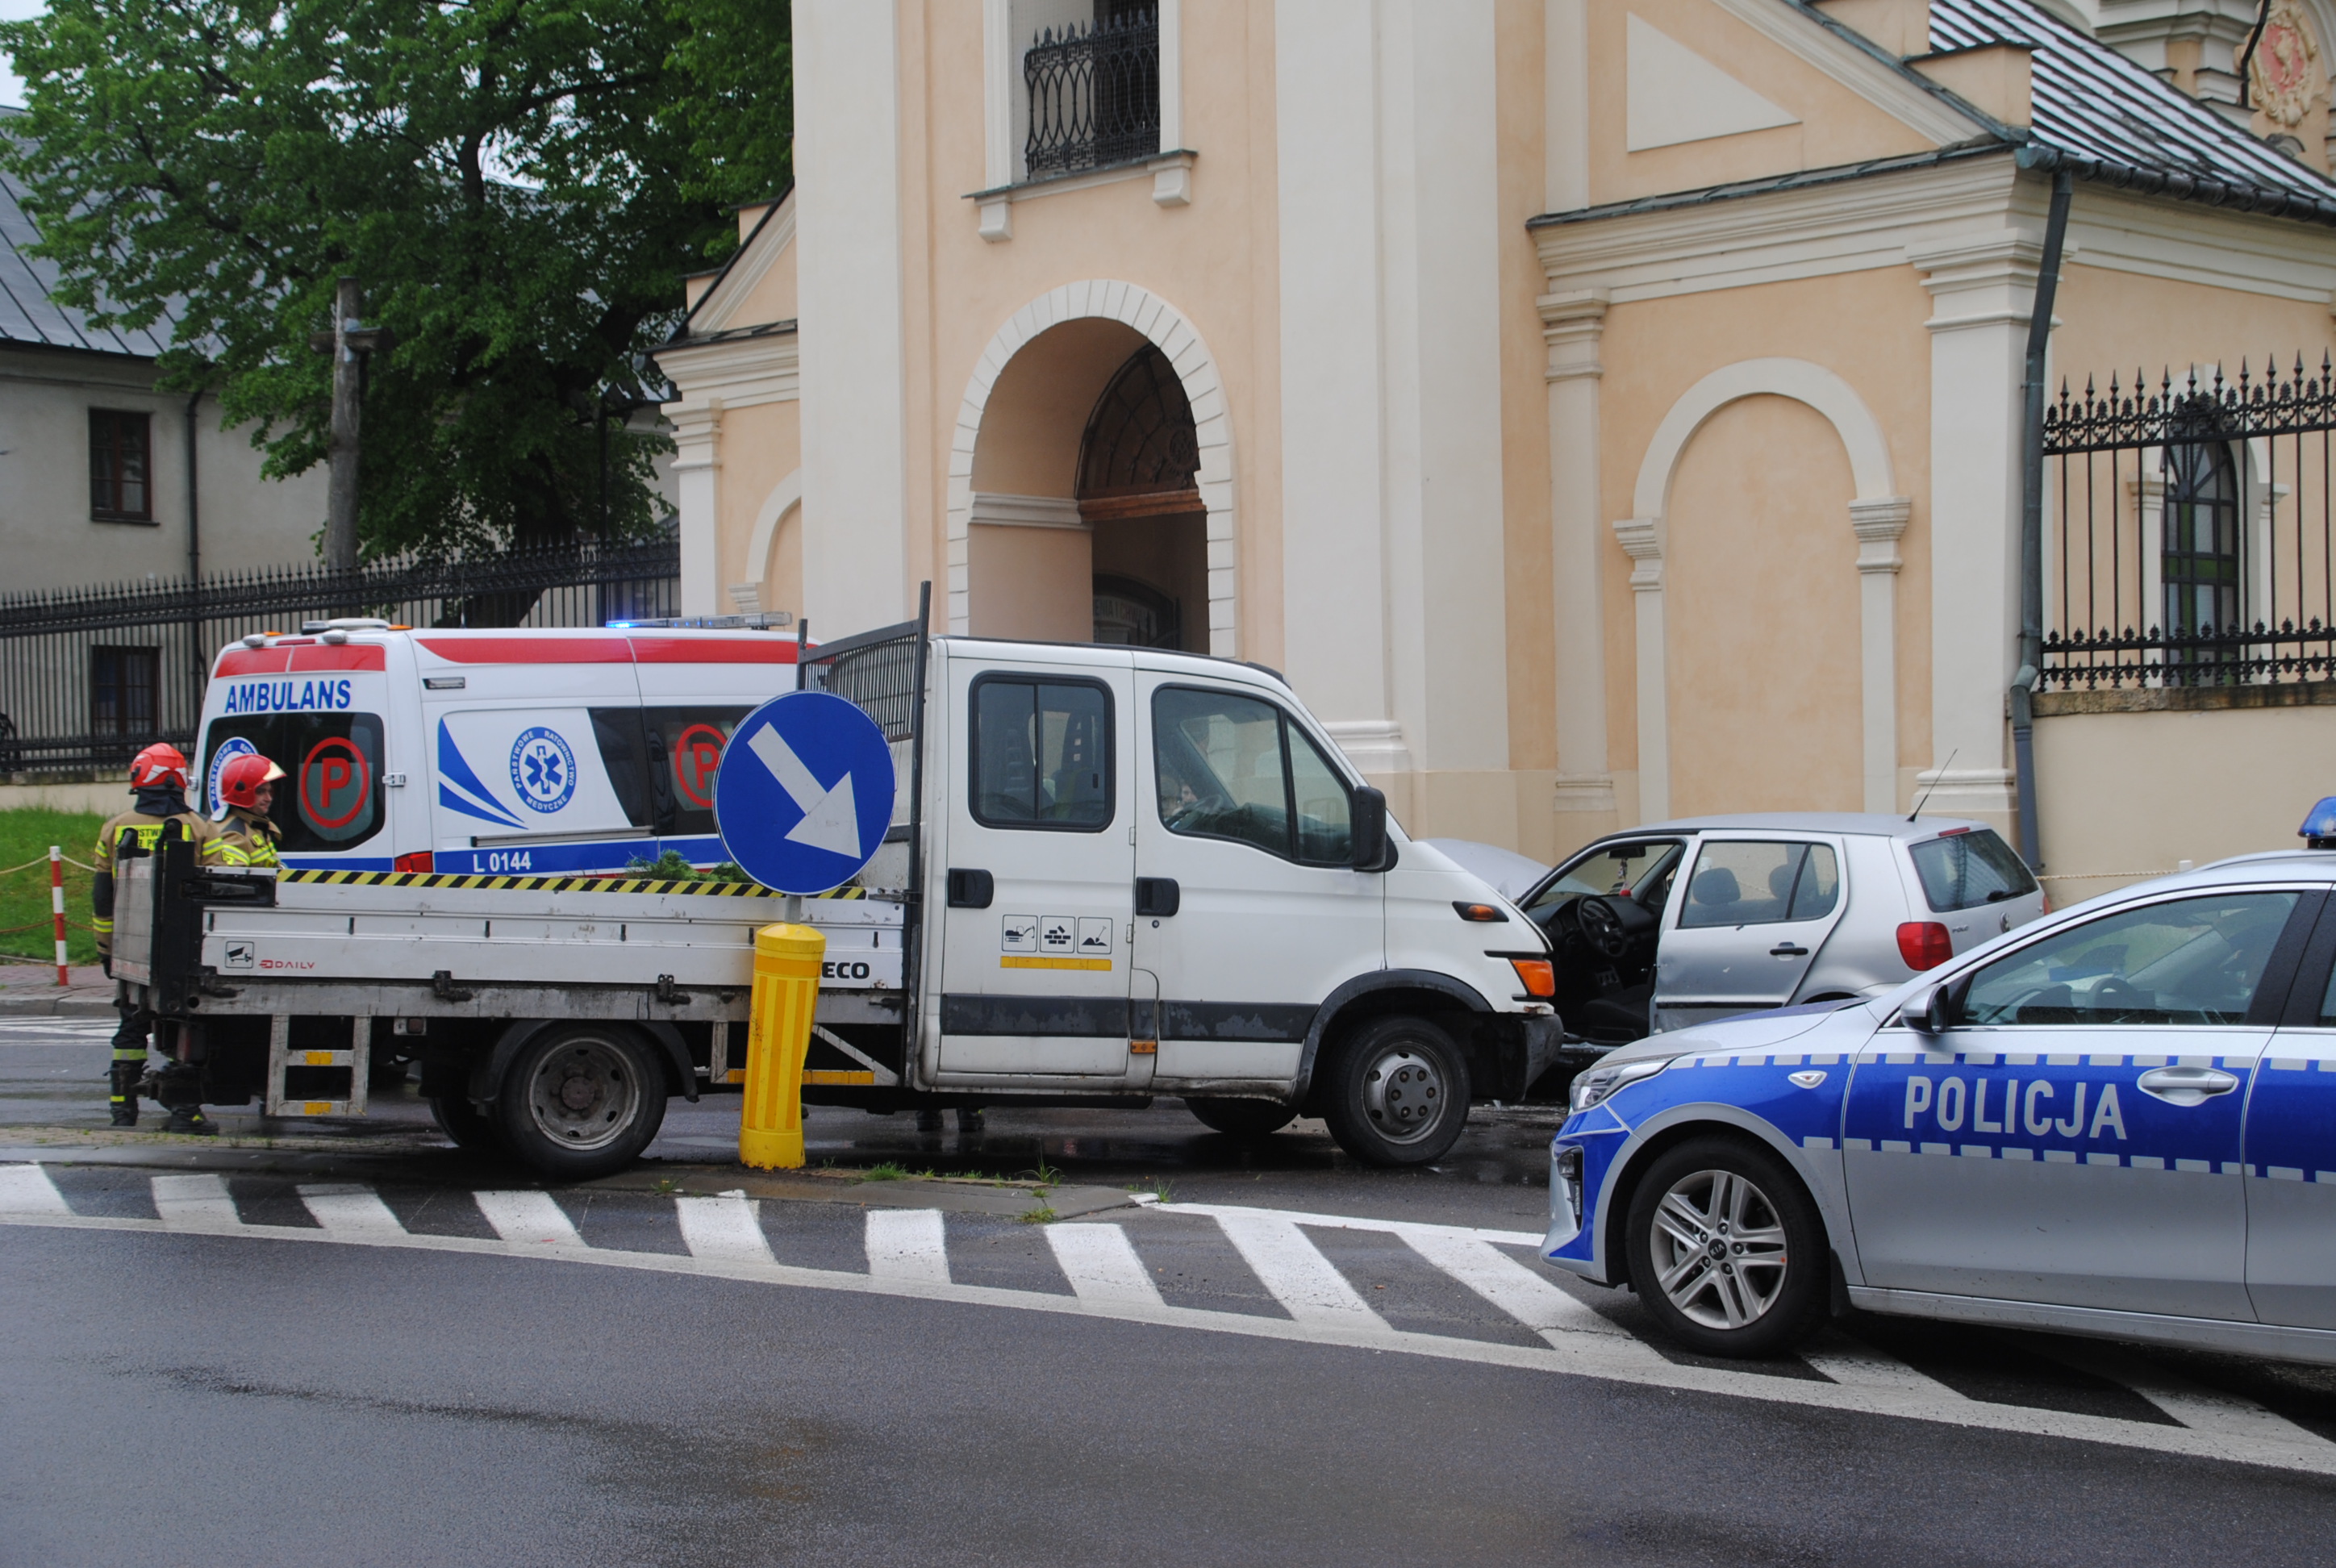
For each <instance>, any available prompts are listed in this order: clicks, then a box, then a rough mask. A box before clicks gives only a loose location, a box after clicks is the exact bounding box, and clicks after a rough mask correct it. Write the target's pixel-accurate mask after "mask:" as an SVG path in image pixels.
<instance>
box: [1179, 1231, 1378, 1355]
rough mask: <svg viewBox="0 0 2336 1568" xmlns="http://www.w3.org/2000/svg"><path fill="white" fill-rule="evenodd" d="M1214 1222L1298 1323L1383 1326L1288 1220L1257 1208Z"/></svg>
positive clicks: (1274, 1297) (1243, 1260) (1366, 1303)
mask: <svg viewBox="0 0 2336 1568" xmlns="http://www.w3.org/2000/svg"><path fill="white" fill-rule="evenodd" d="M1217 1225H1218V1228H1219V1229H1221V1230H1222V1231H1223V1232H1224V1233H1225V1239H1226V1240H1227V1241H1229V1242H1232V1244H1233V1250H1234V1251H1237V1252H1239V1253H1240V1254H1241V1261H1242V1262H1244V1263H1247V1264H1248V1265H1249V1266H1250V1271H1251V1272H1252V1273H1254V1274H1255V1275H1256V1276H1257V1279H1258V1283H1260V1284H1261V1285H1263V1286H1264V1287H1265V1288H1266V1289H1267V1290H1269V1291H1270V1292H1271V1293H1272V1295H1273V1299H1274V1300H1277V1301H1279V1302H1280V1303H1281V1308H1282V1310H1284V1311H1286V1312H1288V1313H1289V1314H1290V1317H1292V1318H1293V1319H1295V1320H1298V1321H1299V1322H1300V1323H1347V1324H1354V1325H1361V1326H1376V1327H1378V1328H1382V1329H1384V1328H1386V1327H1387V1324H1386V1322H1385V1320H1382V1319H1381V1318H1380V1317H1379V1315H1378V1314H1377V1312H1374V1311H1372V1310H1371V1309H1370V1304H1369V1303H1368V1302H1367V1301H1365V1300H1363V1298H1362V1296H1361V1295H1360V1294H1359V1293H1358V1292H1357V1290H1355V1288H1354V1287H1353V1286H1352V1285H1350V1284H1348V1283H1347V1276H1346V1275H1344V1274H1341V1273H1340V1272H1338V1269H1337V1268H1336V1267H1335V1266H1333V1265H1332V1263H1331V1261H1330V1260H1329V1259H1328V1258H1326V1257H1324V1256H1323V1255H1322V1252H1321V1249H1319V1247H1317V1246H1315V1245H1314V1243H1313V1242H1309V1241H1308V1240H1307V1239H1306V1234H1305V1232H1302V1231H1300V1230H1299V1228H1298V1226H1297V1225H1296V1223H1294V1222H1291V1221H1289V1220H1284V1219H1279V1218H1275V1217H1272V1216H1270V1215H1267V1214H1261V1213H1242V1214H1220V1215H1218V1216H1217Z"/></svg>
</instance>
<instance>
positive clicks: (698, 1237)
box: [673, 1192, 777, 1263]
mask: <svg viewBox="0 0 2336 1568" xmlns="http://www.w3.org/2000/svg"><path fill="white" fill-rule="evenodd" d="M673 1202H674V1213H676V1216H677V1217H678V1218H679V1219H680V1221H681V1239H682V1241H683V1242H686V1243H687V1244H688V1247H689V1251H690V1255H691V1256H692V1257H697V1258H727V1259H730V1260H732V1261H738V1262H746V1263H770V1262H775V1261H777V1260H776V1259H774V1258H773V1257H772V1256H771V1243H770V1242H769V1241H768V1240H767V1239H766V1238H765V1237H764V1234H763V1222H762V1221H761V1220H760V1219H759V1218H758V1217H757V1205H755V1204H754V1203H751V1202H749V1201H748V1199H747V1197H746V1194H745V1193H743V1192H741V1193H722V1194H721V1195H720V1196H718V1197H713V1198H676V1199H675V1200H674V1201H673Z"/></svg>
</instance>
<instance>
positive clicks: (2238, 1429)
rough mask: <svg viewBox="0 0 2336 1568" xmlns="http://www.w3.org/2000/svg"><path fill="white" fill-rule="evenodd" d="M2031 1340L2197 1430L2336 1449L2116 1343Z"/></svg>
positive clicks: (2248, 1401)
mask: <svg viewBox="0 0 2336 1568" xmlns="http://www.w3.org/2000/svg"><path fill="white" fill-rule="evenodd" d="M2028 1343H2029V1344H2030V1345H2032V1346H2033V1347H2035V1348H2036V1349H2040V1350H2042V1351H2043V1352H2044V1353H2045V1354H2046V1355H2048V1356H2050V1357H2051V1358H2052V1359H2054V1360H2056V1361H2059V1362H2062V1363H2064V1364H2065V1365H2068V1366H2070V1367H2075V1368H2078V1370H2080V1371H2086V1372H2090V1373H2092V1374H2093V1375H2094V1376H2095V1377H2097V1378H2107V1379H2108V1380H2109V1381H2110V1382H2113V1383H2122V1384H2123V1385H2125V1386H2126V1387H2127V1388H2130V1389H2132V1390H2133V1391H2134V1392H2135V1393H2136V1394H2138V1395H2140V1396H2141V1397H2142V1398H2145V1399H2146V1400H2148V1401H2149V1402H2150V1403H2151V1404H2153V1405H2155V1406H2156V1407H2158V1408H2159V1409H2161V1410H2163V1411H2165V1412H2166V1414H2167V1415H2169V1416H2171V1417H2174V1418H2175V1420H2177V1421H2179V1422H2181V1423H2182V1424H2183V1425H2184V1426H2185V1427H2189V1428H2190V1429H2191V1430H2193V1431H2195V1432H2204V1433H2207V1434H2209V1435H2211V1436H2214V1437H2230V1438H2234V1439H2236V1440H2238V1441H2239V1442H2240V1443H2242V1444H2246V1443H2252V1442H2256V1441H2266V1442H2274V1443H2282V1444H2285V1443H2294V1444H2311V1443H2319V1444H2322V1445H2326V1446H2328V1447H2329V1448H2330V1451H2331V1452H2336V1444H2329V1443H2328V1440H2327V1439H2326V1438H2324V1437H2321V1436H2320V1435H2319V1434H2318V1433H2316V1432H2313V1431H2312V1430H2310V1429H2309V1428H2307V1427H2299V1426H2297V1425H2296V1424H2295V1423H2294V1422H2292V1421H2291V1420H2289V1419H2288V1418H2287V1417H2284V1416H2282V1415H2279V1414H2277V1413H2276V1412H2274V1411H2271V1410H2266V1409H2264V1408H2263V1407H2262V1406H2261V1405H2258V1404H2256V1403H2255V1402H2254V1401H2253V1399H2249V1398H2244V1396H2241V1395H2238V1394H2225V1393H2223V1392H2221V1391H2220V1390H2218V1389H2214V1388H2205V1387H2203V1386H2201V1385H2199V1384H2196V1383H2194V1382H2192V1381H2191V1380H2190V1379H2189V1378H2185V1377H2183V1376H2182V1375H2181V1374H2180V1373H2178V1372H2174V1371H2170V1370H2168V1369H2166V1368H2163V1367H2159V1366H2156V1365H2153V1364H2151V1363H2150V1362H2147V1361H2145V1360H2143V1359H2141V1358H2140V1357H2138V1356H2135V1355H2132V1354H2130V1353H2128V1352H2127V1351H2124V1350H2119V1349H2116V1348H2115V1347H2113V1346H2108V1345H2084V1344H2076V1345H2061V1344H2058V1343H2054V1342H2051V1341H2048V1340H2043V1339H2029V1340H2028Z"/></svg>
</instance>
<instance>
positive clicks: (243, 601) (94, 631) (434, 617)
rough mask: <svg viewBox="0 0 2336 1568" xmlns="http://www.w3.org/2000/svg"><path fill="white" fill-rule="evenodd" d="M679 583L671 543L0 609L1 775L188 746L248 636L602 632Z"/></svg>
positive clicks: (297, 570) (661, 599) (139, 591)
mask: <svg viewBox="0 0 2336 1568" xmlns="http://www.w3.org/2000/svg"><path fill="white" fill-rule="evenodd" d="M679 578H680V550H679V548H678V546H677V545H676V543H675V542H674V541H671V540H658V541H652V542H649V543H647V544H638V545H618V546H599V545H592V544H586V545H580V546H565V547H561V548H558V549H552V550H531V551H524V552H518V553H513V554H510V555H498V556H491V557H485V558H480V557H468V558H454V559H451V560H435V561H421V560H394V561H385V562H379V563H376V564H375V565H371V566H365V567H360V568H358V569H356V570H352V571H333V570H327V569H326V568H324V567H320V566H302V567H287V568H277V569H275V570H264V571H253V572H238V573H222V574H218V575H211V576H206V577H205V578H203V579H202V580H201V581H200V582H190V581H188V580H186V579H167V580H162V581H159V582H157V581H150V582H146V583H141V584H121V585H114V586H106V587H97V588H83V589H57V590H54V591H51V592H46V593H27V594H14V595H6V596H0V774H35V773H38V774H57V773H87V772H91V771H95V770H104V769H111V768H115V767H119V766H121V765H122V764H123V763H126V762H127V761H128V760H129V759H130V757H131V755H133V754H134V753H136V752H137V751H138V750H139V748H140V747H141V746H144V745H148V744H150V743H151V742H153V741H158V740H167V741H169V742H170V743H171V744H172V745H177V746H179V747H180V749H182V750H184V749H187V748H188V747H190V746H191V745H192V744H193V742H194V740H195V726H196V724H197V722H198V721H199V719H200V716H201V714H202V703H203V688H204V687H205V686H206V685H207V684H208V682H209V672H210V666H211V660H212V658H213V657H214V656H215V655H216V654H217V653H218V651H219V648H222V647H223V646H225V645H226V644H228V643H229V642H232V641H234V640H235V639H236V638H239V637H243V636H246V635H248V634H249V633H251V632H255V631H286V632H297V631H298V630H299V629H300V626H301V623H302V622H303V621H306V620H309V619H327V618H332V617H335V616H348V615H370V616H379V617H381V618H384V619H385V620H389V621H392V622H395V623H398V624H402V625H408V626H416V627H431V626H445V627H457V626H476V627H484V626H536V627H553V626H599V625H601V624H603V623H604V622H607V621H610V620H626V619H644V618H650V617H653V616H657V615H668V616H669V615H673V614H675V613H676V611H677V610H678V609H679V606H678V603H677V600H678V599H679V590H678V583H679ZM132 656H135V657H132Z"/></svg>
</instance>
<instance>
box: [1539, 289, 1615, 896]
mask: <svg viewBox="0 0 2336 1568" xmlns="http://www.w3.org/2000/svg"><path fill="white" fill-rule="evenodd" d="M1606 298H1607V297H1606V291H1605V290H1604V289H1602V288H1587V289H1579V290H1575V291H1572V292H1570V293H1564V294H1548V295H1543V297H1541V298H1540V299H1539V300H1538V301H1536V302H1535V303H1536V304H1538V305H1539V307H1540V308H1541V321H1542V341H1543V344H1544V345H1545V346H1547V348H1548V353H1549V359H1548V365H1547V367H1546V368H1545V369H1544V370H1543V377H1544V378H1545V380H1546V381H1547V384H1548V388H1549V397H1548V402H1549V516H1550V564H1551V579H1552V580H1551V597H1552V609H1553V610H1554V618H1555V622H1556V633H1557V638H1556V641H1557V648H1556V657H1557V680H1556V699H1557V714H1556V718H1557V726H1556V727H1557V789H1556V795H1555V798H1554V800H1553V801H1552V809H1553V810H1554V812H1555V813H1556V815H1557V819H1558V820H1557V824H1556V825H1557V848H1558V851H1559V852H1560V853H1563V852H1565V851H1566V850H1568V849H1570V848H1572V846H1574V845H1576V844H1580V843H1585V842H1588V841H1590V840H1591V839H1593V838H1596V837H1597V836H1598V835H1599V834H1601V833H1609V832H1611V831H1612V830H1613V829H1614V828H1615V827H1616V826H1617V825H1618V823H1617V818H1616V813H1615V803H1614V780H1613V776H1612V775H1611V774H1610V773H1609V772H1608V771H1607V763H1606V621H1605V615H1604V613H1603V609H1602V605H1603V599H1604V595H1603V592H1602V591H1601V589H1602V584H1601V580H1600V579H1601V572H1600V570H1599V565H1600V561H1601V558H1602V557H1603V555H1604V553H1605V547H1606V541H1605V540H1604V539H1603V538H1602V537H1601V529H1600V528H1599V505H1598V498H1599V467H1598V443H1599V424H1598V394H1599V379H1600V377H1601V376H1602V375H1604V374H1605V367H1604V366H1603V365H1601V364H1600V363H1599V361H1598V346H1599V340H1600V338H1601V336H1603V334H1604V332H1605V326H1606Z"/></svg>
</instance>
